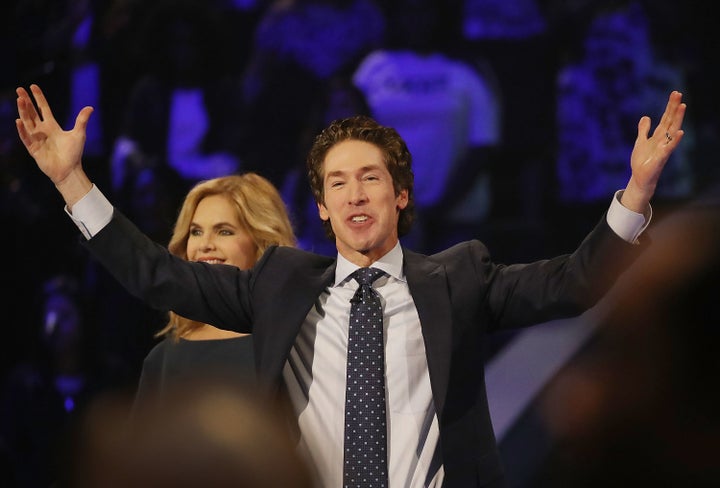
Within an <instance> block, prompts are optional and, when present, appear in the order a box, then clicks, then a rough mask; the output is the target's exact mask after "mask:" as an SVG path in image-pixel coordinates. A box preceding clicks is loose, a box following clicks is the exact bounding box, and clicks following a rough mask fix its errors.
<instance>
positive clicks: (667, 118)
mask: <svg viewBox="0 0 720 488" xmlns="http://www.w3.org/2000/svg"><path fill="white" fill-rule="evenodd" d="M31 90H32V93H33V95H34V98H35V100H36V102H37V104H38V107H39V110H40V113H42V115H43V117H42V119H41V117H40V115H39V114H38V113H37V111H36V110H35V108H34V107H33V105H32V100H31V98H30V95H29V94H28V92H27V91H26V90H24V89H23V88H19V89H18V111H19V114H20V119H18V122H17V126H18V132H19V134H20V138H21V140H22V141H23V143H24V144H25V146H26V148H27V149H28V151H29V153H30V154H31V155H32V156H33V158H34V159H35V161H36V162H37V164H38V166H39V167H40V168H41V170H42V171H43V172H44V173H45V174H46V175H47V176H48V177H49V178H50V179H51V180H52V181H53V183H54V184H55V186H56V188H57V189H58V190H59V191H60V193H61V194H62V196H63V198H64V199H65V202H66V204H67V207H66V211H67V212H68V214H69V215H70V216H71V218H72V219H73V220H74V221H75V222H76V224H77V225H78V228H79V229H80V230H81V232H82V233H83V234H84V235H85V237H86V238H87V239H88V240H87V244H86V245H87V247H88V248H89V249H90V250H91V252H92V253H93V254H94V256H95V257H96V258H97V259H98V260H99V261H100V262H102V263H103V265H104V266H106V267H107V268H108V269H109V270H110V272H111V273H112V274H113V275H114V276H115V277H116V278H117V279H118V280H119V281H120V282H121V283H122V284H123V285H124V286H125V287H126V288H127V289H128V290H129V291H130V292H131V293H133V294H135V295H137V296H139V297H141V298H142V299H143V300H145V301H146V302H147V303H149V304H150V305H152V306H153V307H157V308H160V309H170V310H174V311H175V312H177V313H179V314H181V315H183V316H187V317H190V318H193V319H195V320H200V321H203V322H207V323H211V324H213V325H216V326H218V327H221V328H227V329H233V330H237V331H240V332H252V333H253V334H254V337H255V347H256V358H257V359H256V363H257V367H258V374H259V376H260V378H263V379H264V380H266V381H267V383H268V385H270V386H271V387H272V388H273V389H274V390H276V391H279V392H282V393H283V394H285V395H287V398H288V399H289V401H290V405H291V406H292V408H293V409H294V411H295V414H296V420H297V427H298V428H299V448H300V449H301V451H302V452H303V453H304V454H305V455H306V456H307V459H308V460H309V462H310V465H311V467H312V468H313V470H314V472H315V476H316V479H317V482H318V485H319V486H328V487H331V486H332V487H334V486H340V485H342V482H343V450H344V448H345V447H347V446H344V434H343V424H344V417H343V415H344V404H345V397H344V394H343V391H344V388H345V385H346V383H345V380H346V376H345V374H346V370H345V366H346V353H347V345H348V318H349V315H350V299H351V297H352V296H353V293H354V292H355V290H356V289H357V288H358V285H357V284H356V283H355V281H354V280H352V279H351V277H350V276H351V275H352V274H353V272H354V271H355V270H356V269H358V268H360V267H368V266H370V265H372V266H373V267H376V268H379V269H381V270H382V271H383V272H384V276H383V277H381V278H379V279H378V280H377V281H376V282H375V283H374V285H373V288H374V289H375V290H376V292H377V293H378V294H379V296H380V300H381V302H382V307H383V329H384V333H385V336H384V339H383V341H384V347H385V361H384V362H385V365H384V366H385V372H384V376H385V386H386V390H387V395H386V407H387V439H388V444H387V466H388V475H387V479H385V480H383V481H382V482H381V483H378V484H375V485H371V486H388V482H389V486H413V487H415V486H428V487H439V486H445V487H461V488H467V487H473V486H478V487H479V486H487V487H500V486H504V479H503V473H502V467H501V463H500V460H499V457H498V454H497V449H496V443H495V438H494V434H493V432H492V426H491V422H490V418H489V413H488V407H487V398H486V393H485V388H484V379H483V354H482V347H483V344H484V341H485V336H486V334H487V333H489V332H492V331H495V330H498V329H502V328H510V327H520V326H525V325H532V324H535V323H540V322H544V321H547V320H550V319H553V318H558V317H566V316H572V315H576V314H579V313H581V312H582V311H584V310H586V309H587V308H589V307H591V306H592V305H593V304H594V303H596V302H597V300H599V299H600V297H602V295H603V294H604V293H605V292H606V291H607V290H608V289H609V287H610V286H611V285H612V284H613V282H614V281H615V279H616V277H617V275H618V273H619V272H621V271H622V269H624V268H626V267H627V266H628V264H629V263H630V261H631V260H632V259H633V257H634V256H635V255H636V254H637V253H638V251H639V249H641V248H642V246H641V245H637V244H638V236H639V235H640V233H641V232H642V230H643V229H644V228H645V226H646V225H647V221H648V220H649V202H650V198H651V197H652V195H653V192H654V189H655V186H656V184H657V181H658V178H659V176H660V174H661V172H662V168H663V166H664V164H665V162H666V161H667V159H668V158H669V156H670V154H671V153H672V151H673V150H674V149H675V148H676V147H677V145H678V143H679V142H680V140H681V139H682V136H683V131H682V130H681V126H682V120H683V117H684V114H685V104H683V103H681V98H682V95H681V94H680V93H678V92H673V93H672V94H670V97H669V100H668V105H667V107H666V110H665V114H664V115H663V117H662V119H661V121H660V123H659V125H658V127H657V128H656V129H655V130H654V131H653V132H652V135H649V133H650V120H649V118H648V117H642V118H641V119H640V123H639V125H638V138H637V141H636V145H635V149H634V151H633V153H632V155H631V166H632V176H631V178H630V181H629V182H628V185H627V187H626V189H625V190H624V191H619V192H618V193H617V194H616V195H615V197H614V198H613V201H612V203H611V205H610V208H609V210H608V212H607V214H606V215H605V216H604V217H603V218H602V219H601V221H600V222H599V223H598V225H597V226H596V228H595V229H594V230H593V231H592V232H591V233H590V234H589V235H588V236H587V237H586V239H585V240H584V241H583V242H582V243H581V245H580V246H579V247H578V249H576V250H575V251H574V252H573V253H572V254H568V255H564V256H559V257H556V258H553V259H549V260H543V261H538V262H535V263H530V264H523V265H510V266H505V265H499V264H495V263H493V262H492V261H491V260H490V256H489V253H488V251H487V249H486V248H485V246H484V245H483V244H482V243H480V242H479V241H470V242H464V243H460V244H458V245H456V246H454V247H452V248H450V249H448V250H446V251H443V252H441V253H438V254H435V255H432V256H423V255H419V254H416V253H414V252H412V251H410V250H408V249H405V248H403V247H402V246H401V245H400V242H399V237H400V236H401V235H402V234H403V233H404V232H406V231H407V230H408V228H409V225H410V223H411V221H412V207H413V194H412V189H413V187H412V171H411V167H410V155H409V153H408V151H407V147H406V146H405V143H404V142H403V141H402V139H401V138H400V136H399V135H398V134H397V132H396V131H395V130H394V129H391V128H387V127H382V126H379V125H378V124H377V123H375V122H374V121H373V120H371V119H368V118H364V117H355V118H350V119H344V120H342V121H336V122H334V123H332V124H331V125H330V126H329V127H328V128H327V129H325V130H324V131H323V132H322V133H321V134H320V135H319V136H318V137H317V139H316V141H315V144H314V145H313V148H312V149H311V151H310V155H309V157H308V174H309V177H310V184H311V187H312V190H313V193H314V196H315V199H316V201H317V204H318V210H319V214H320V217H321V219H322V220H323V222H324V223H325V225H326V227H327V230H328V232H329V234H330V235H331V236H332V237H333V238H334V239H335V243H336V247H337V250H338V254H337V257H325V256H320V255H316V254H312V253H307V252H304V251H301V250H297V249H292V248H285V247H275V248H272V249H270V250H268V251H267V252H266V253H265V255H264V256H263V257H262V258H261V259H260V261H259V262H258V263H257V265H256V266H255V267H254V268H253V269H251V270H249V271H240V270H238V269H236V268H233V267H229V266H217V265H208V264H203V263H190V262H186V261H184V260H179V259H176V258H174V257H173V256H172V255H170V254H169V253H168V252H167V250H166V249H165V248H164V247H162V246H160V245H158V244H155V243H153V242H152V241H151V240H149V239H148V238H146V237H145V236H143V235H142V234H141V233H140V232H139V231H138V230H137V229H136V228H135V226H134V225H133V224H131V223H130V222H129V221H128V220H127V219H126V218H125V217H123V216H122V215H121V214H120V212H118V211H117V210H114V209H113V208H112V206H111V205H110V203H109V202H108V201H107V200H106V199H105V198H104V197H103V196H102V194H101V193H100V191H99V190H98V189H97V188H96V187H95V186H94V185H93V184H92V182H91V181H90V179H89V178H88V177H87V175H86V174H85V172H84V170H83V168H82V164H81V156H82V146H83V142H84V137H85V127H86V125H87V121H88V118H89V116H90V114H91V111H92V109H91V108H89V107H86V108H84V109H83V110H82V111H81V112H80V113H79V115H78V118H77V121H76V124H75V127H74V128H73V130H71V131H68V132H64V131H62V129H61V128H60V127H59V126H58V125H57V123H56V122H55V120H54V119H53V117H52V113H51V111H50V107H49V106H48V103H47V101H46V100H45V98H44V96H43V94H42V92H41V91H40V89H39V88H38V87H37V86H34V85H33V86H31Z"/></svg>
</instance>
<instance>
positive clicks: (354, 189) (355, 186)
mask: <svg viewBox="0 0 720 488" xmlns="http://www.w3.org/2000/svg"><path fill="white" fill-rule="evenodd" d="M366 201H367V193H366V192H365V187H364V186H363V184H362V182H360V181H354V182H351V183H350V203H351V204H353V205H358V204H361V203H365V202H366Z"/></svg>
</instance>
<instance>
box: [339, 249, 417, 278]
mask: <svg viewBox="0 0 720 488" xmlns="http://www.w3.org/2000/svg"><path fill="white" fill-rule="evenodd" d="M402 265H403V251H402V246H401V245H400V241H398V242H397V243H396V244H395V247H393V248H392V249H391V250H390V252H388V253H387V254H385V255H384V256H383V257H381V258H380V259H378V260H377V261H375V262H374V263H372V264H371V267H373V268H379V269H381V270H383V271H385V272H386V273H387V274H388V275H390V276H392V277H393V278H395V279H398V280H401V281H405V273H403V266H402ZM359 268H360V266H358V265H357V264H353V263H351V262H350V261H348V260H347V259H345V258H344V257H343V256H342V255H341V254H340V253H338V256H337V266H336V267H335V281H334V283H333V286H338V285H341V284H342V283H344V282H345V281H347V279H348V277H349V276H350V275H351V274H353V273H354V272H355V270H356V269H359Z"/></svg>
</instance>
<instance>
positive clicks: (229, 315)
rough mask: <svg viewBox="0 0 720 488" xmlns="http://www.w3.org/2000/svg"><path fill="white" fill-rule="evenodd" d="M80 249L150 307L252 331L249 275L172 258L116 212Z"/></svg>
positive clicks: (234, 269) (251, 275) (231, 328)
mask: <svg viewBox="0 0 720 488" xmlns="http://www.w3.org/2000/svg"><path fill="white" fill-rule="evenodd" d="M84 245H85V246H86V247H87V248H88V249H89V250H90V252H91V253H92V254H93V256H94V257H95V259H97V260H98V261H99V262H100V263H101V264H102V265H103V266H104V267H105V268H106V269H107V270H108V271H109V272H110V274H111V275H112V276H113V277H114V278H115V279H117V280H118V281H119V282H120V284H121V285H122V286H123V287H124V288H125V289H126V290H127V291H128V292H130V293H131V294H132V295H134V296H136V297H138V298H140V299H141V300H143V301H144V302H145V303H147V304H148V305H149V306H150V307H153V308H156V309H158V310H172V311H174V312H176V313H178V314H180V315H182V316H183V317H187V318H190V319H193V320H197V321H200V322H204V323H209V324H212V325H215V326H217V327H220V328H223V329H229V330H236V331H239V332H251V324H252V313H251V306H250V294H251V289H252V283H253V273H252V272H251V271H241V270H240V269H238V268H236V267H235V266H224V265H211V264H207V263H196V262H189V261H186V260H184V259H181V258H179V257H177V256H174V255H172V254H170V252H169V251H168V250H167V249H166V248H165V247H163V246H161V245H159V244H157V243H155V242H153V241H152V240H151V239H149V238H148V237H147V236H145V235H144V234H143V233H142V232H140V230H139V229H138V228H137V227H136V226H135V225H134V224H132V222H130V221H129V220H128V219H127V218H126V217H125V216H124V215H123V214H122V213H121V212H119V211H118V210H117V209H116V210H115V211H114V214H113V219H112V220H111V221H110V223H109V224H108V225H107V226H105V227H104V228H103V229H102V230H101V231H100V232H99V233H98V234H97V235H95V236H94V237H93V238H92V239H90V240H89V241H86V242H85V244H84Z"/></svg>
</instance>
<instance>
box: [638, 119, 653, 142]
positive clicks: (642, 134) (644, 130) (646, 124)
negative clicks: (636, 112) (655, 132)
mask: <svg viewBox="0 0 720 488" xmlns="http://www.w3.org/2000/svg"><path fill="white" fill-rule="evenodd" d="M649 132H650V117H648V116H647V115H644V116H642V117H640V122H638V135H637V139H635V144H637V143H638V142H641V141H644V140H646V139H647V138H648V133H649Z"/></svg>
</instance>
